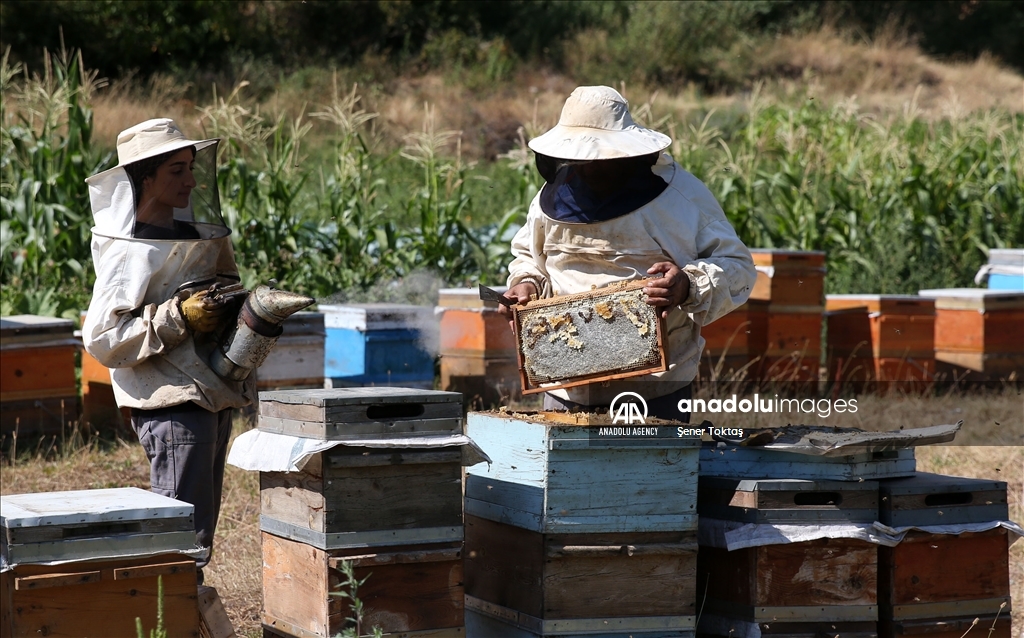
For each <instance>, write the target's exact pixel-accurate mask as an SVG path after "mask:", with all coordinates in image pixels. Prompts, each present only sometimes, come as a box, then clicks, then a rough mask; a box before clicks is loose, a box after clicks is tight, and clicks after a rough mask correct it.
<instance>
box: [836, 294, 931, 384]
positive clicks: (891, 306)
mask: <svg viewBox="0 0 1024 638" xmlns="http://www.w3.org/2000/svg"><path fill="white" fill-rule="evenodd" d="M826 309H827V313H826V317H827V321H828V364H829V379H832V380H837V381H838V380H843V381H930V380H932V378H933V375H934V372H935V357H934V354H933V352H934V330H935V303H934V301H933V300H931V299H926V298H923V297H915V296H907V295H829V296H828V297H827V299H826Z"/></svg>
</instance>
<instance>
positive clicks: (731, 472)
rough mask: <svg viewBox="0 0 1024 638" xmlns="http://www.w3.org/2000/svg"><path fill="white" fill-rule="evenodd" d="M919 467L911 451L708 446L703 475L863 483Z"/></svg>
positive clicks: (704, 449) (703, 449)
mask: <svg viewBox="0 0 1024 638" xmlns="http://www.w3.org/2000/svg"><path fill="white" fill-rule="evenodd" d="M916 468H917V461H916V459H915V457H914V450H913V449H910V448H907V449H899V450H886V451H880V452H856V453H850V454H846V455H843V456H817V455H811V454H800V453H796V452H781V451H778V450H769V449H762V448H756V447H733V446H729V447H719V446H718V445H717V444H715V443H705V444H704V446H703V447H701V451H700V473H701V476H726V477H731V478H743V479H763V478H770V477H773V476H785V477H787V478H793V479H804V480H833V481H859V480H861V479H864V480H873V479H880V478H893V477H898V476H910V475H912V474H913V473H914V471H915V469H916Z"/></svg>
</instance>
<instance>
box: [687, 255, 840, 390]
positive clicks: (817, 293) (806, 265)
mask: <svg viewBox="0 0 1024 638" xmlns="http://www.w3.org/2000/svg"><path fill="white" fill-rule="evenodd" d="M750 252H751V255H752V256H753V258H754V264H755V266H756V267H757V282H756V283H755V285H754V289H753V290H752V291H751V293H750V300H749V301H748V302H747V303H745V304H744V305H742V306H740V308H738V309H737V310H735V311H733V312H732V313H729V314H728V315H726V316H725V317H722V318H721V319H719V320H718V321H715V322H713V323H710V324H708V325H707V326H704V327H702V328H701V336H702V337H704V339H705V340H706V343H705V345H704V355H703V358H702V362H701V376H702V378H716V377H725V378H730V377H731V375H733V374H735V373H737V372H738V371H742V374H743V376H744V377H745V378H748V379H755V380H758V379H764V380H768V381H781V382H793V381H800V382H803V381H815V380H817V378H818V362H819V359H820V357H821V322H822V313H823V310H824V308H823V305H822V302H823V299H824V291H825V253H823V252H820V251H797V250H776V249H754V250H751V251H750Z"/></svg>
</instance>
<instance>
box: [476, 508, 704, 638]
mask: <svg viewBox="0 0 1024 638" xmlns="http://www.w3.org/2000/svg"><path fill="white" fill-rule="evenodd" d="M465 556H466V560H465V570H466V574H465V576H466V607H467V634H468V635H478V636H502V635H534V636H551V635H559V636H561V635H572V636H575V635H581V634H586V635H598V636H609V635H624V634H627V633H628V635H633V636H648V635H650V636H654V635H659V636H665V635H673V636H677V635H680V634H679V633H675V632H677V631H679V632H692V630H693V627H694V616H695V614H696V598H697V594H696V588H697V587H696V585H697V583H696V567H697V544H696V533H695V532H694V531H682V532H640V533H637V532H631V533H621V532H620V533H604V534H599V533H590V534H542V533H538V532H532V531H529V530H526V529H523V528H521V527H516V526H514V525H506V524H504V523H500V522H496V521H490V520H487V519H483V518H478V517H474V516H467V517H466V553H465ZM471 618H472V620H473V623H475V624H476V625H477V626H474V624H471ZM488 627H489V628H490V629H487V628H488ZM474 629H475V630H476V631H475V632H474V631H473V630H474ZM655 630H660V631H661V632H663V633H650V632H652V631H655ZM517 631H518V632H520V633H515V632H517ZM668 631H672V633H667V632H668ZM684 635H685V633H684Z"/></svg>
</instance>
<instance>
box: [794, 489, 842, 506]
mask: <svg viewBox="0 0 1024 638" xmlns="http://www.w3.org/2000/svg"><path fill="white" fill-rule="evenodd" d="M793 502H794V503H795V504H797V505H839V504H840V503H842V502H843V495H842V494H840V493H839V492H798V493H797V494H796V495H794V496H793Z"/></svg>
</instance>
